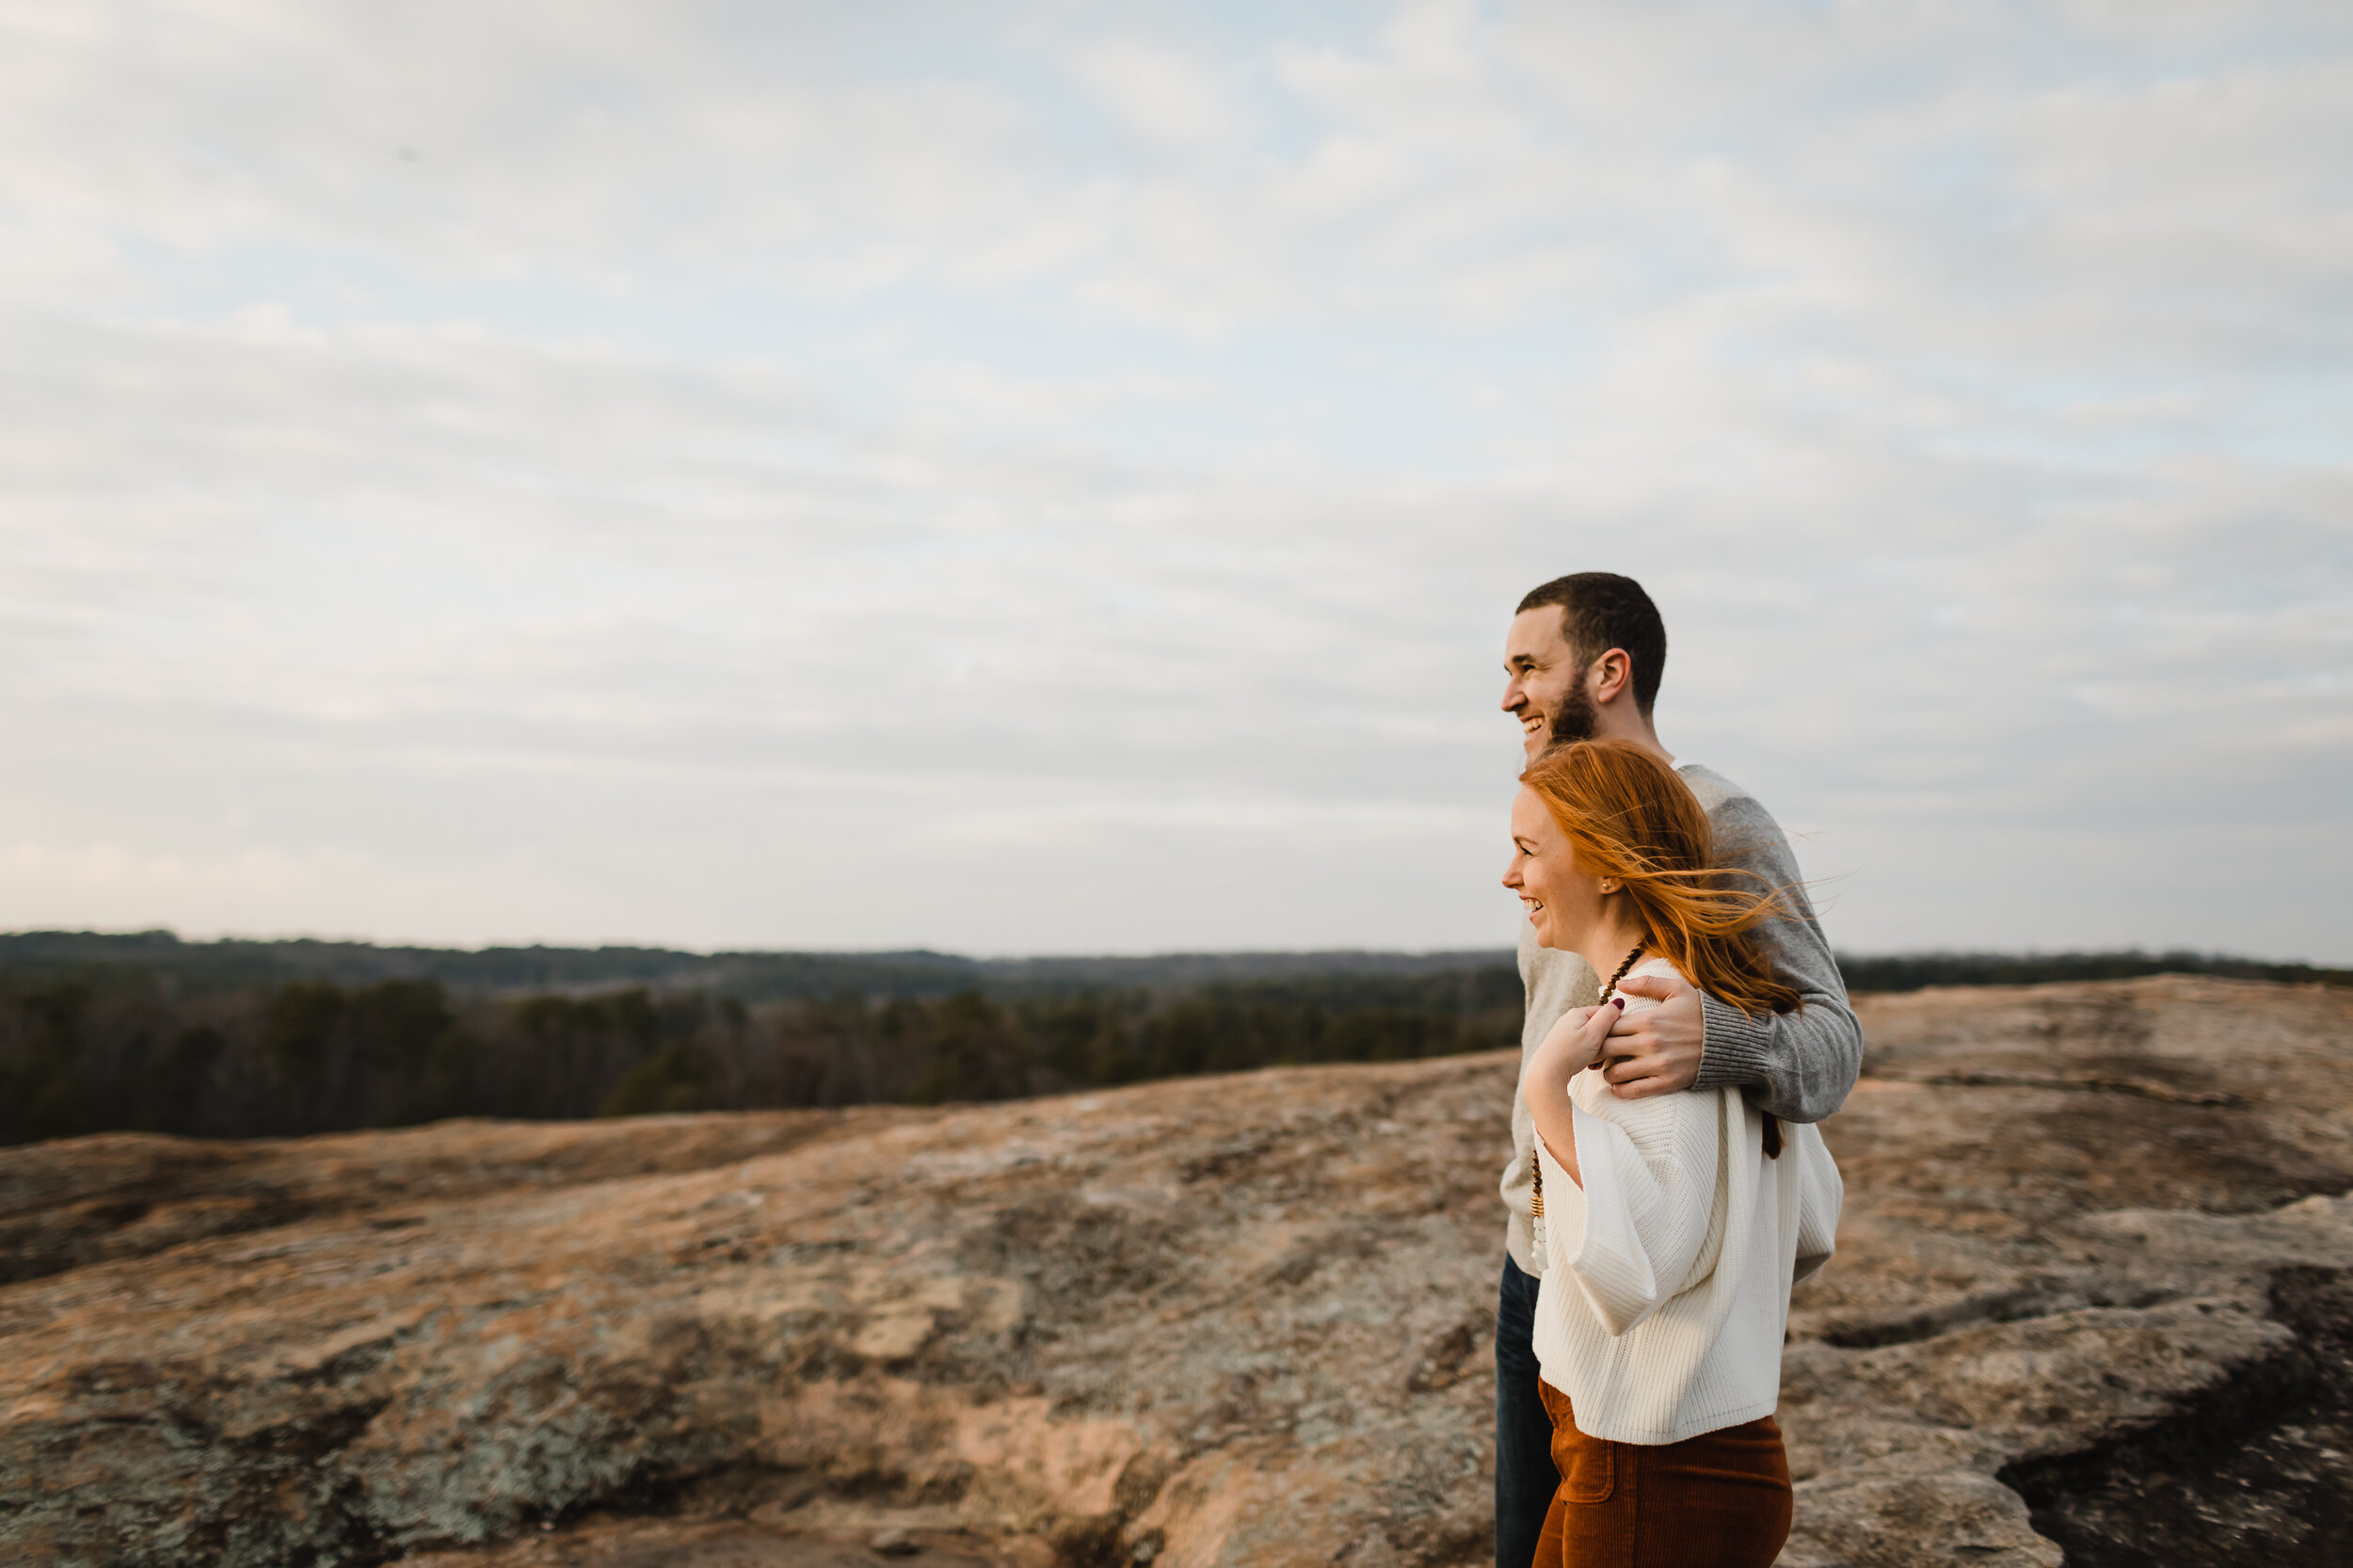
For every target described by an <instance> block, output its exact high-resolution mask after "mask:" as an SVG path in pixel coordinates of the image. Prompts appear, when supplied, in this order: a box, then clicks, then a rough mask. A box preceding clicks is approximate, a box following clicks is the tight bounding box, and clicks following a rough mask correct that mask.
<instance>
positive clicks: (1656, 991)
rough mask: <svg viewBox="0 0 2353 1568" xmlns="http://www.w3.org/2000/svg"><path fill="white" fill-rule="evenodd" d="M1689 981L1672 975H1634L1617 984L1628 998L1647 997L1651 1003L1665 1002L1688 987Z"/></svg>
mask: <svg viewBox="0 0 2353 1568" xmlns="http://www.w3.org/2000/svg"><path fill="white" fill-rule="evenodd" d="M1689 984H1690V983H1689V981H1685V980H1679V979H1677V978H1676V977H1675V976H1673V975H1665V974H1634V975H1628V976H1626V977H1625V979H1624V980H1621V981H1619V982H1618V989H1619V990H1620V991H1621V992H1622V993H1624V994H1625V995H1626V996H1629V997H1648V998H1650V1000H1653V1001H1665V1000H1667V999H1668V998H1669V997H1672V996H1673V995H1674V994H1675V993H1676V992H1677V991H1680V990H1684V989H1686V988H1687V987H1688V986H1689Z"/></svg>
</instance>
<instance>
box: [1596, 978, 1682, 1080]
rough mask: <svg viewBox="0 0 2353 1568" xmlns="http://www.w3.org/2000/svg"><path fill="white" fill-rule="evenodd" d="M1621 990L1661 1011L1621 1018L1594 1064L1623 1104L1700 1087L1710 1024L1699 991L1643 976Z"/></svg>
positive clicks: (1621, 985)
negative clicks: (1627, 1101) (1645, 999)
mask: <svg viewBox="0 0 2353 1568" xmlns="http://www.w3.org/2000/svg"><path fill="white" fill-rule="evenodd" d="M1618 989H1619V991H1621V992H1622V993H1624V994H1625V995H1626V996H1629V997H1648V998H1650V999H1651V1000H1654V1001H1656V1002H1657V1003H1658V1005H1657V1006H1656V1007H1646V1008H1643V1009H1642V1010H1641V1012H1629V1013H1621V1014H1619V1015H1618V1020H1617V1022H1616V1023H1614V1024H1612V1025H1610V1027H1609V1041H1608V1043H1607V1044H1605V1045H1604V1046H1603V1047H1602V1051H1601V1056H1600V1057H1599V1058H1598V1059H1596V1060H1595V1062H1594V1063H1593V1065H1594V1066H1596V1067H1598V1068H1600V1069H1601V1076H1602V1077H1603V1078H1604V1079H1605V1080H1608V1082H1609V1092H1610V1093H1611V1094H1613V1095H1615V1096H1618V1097H1619V1098H1620V1099H1622V1100H1639V1099H1641V1098H1643V1097H1645V1096H1650V1095H1672V1094H1673V1093H1674V1092H1675V1091H1676V1090H1678V1089H1689V1087H1691V1085H1692V1084H1693V1083H1694V1082H1696V1081H1698V1079H1699V1076H1700V1051H1701V1048H1703V1047H1704V1046H1705V1044H1706V1043H1707V1019H1706V1017H1705V1016H1704V1015H1703V1014H1702V1013H1701V1012H1700V993H1699V991H1698V989H1697V987H1695V986H1693V985H1692V984H1691V983H1690V982H1689V981H1687V980H1681V979H1672V978H1669V977H1667V976H1665V975H1648V974H1638V975H1634V976H1631V977H1629V978H1628V979H1625V980H1623V981H1620V982H1619V983H1618Z"/></svg>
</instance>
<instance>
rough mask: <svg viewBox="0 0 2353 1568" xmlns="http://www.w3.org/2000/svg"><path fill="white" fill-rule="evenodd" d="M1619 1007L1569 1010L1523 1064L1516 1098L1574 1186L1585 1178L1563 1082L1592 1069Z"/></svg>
mask: <svg viewBox="0 0 2353 1568" xmlns="http://www.w3.org/2000/svg"><path fill="white" fill-rule="evenodd" d="M1624 1009H1625V1003H1624V1002H1622V1001H1619V1000H1616V999H1615V998H1612V999H1611V1000H1610V1001H1609V1004H1608V1005H1606V1006H1602V1007H1579V1008H1574V1009H1572V1010H1571V1011H1569V1012H1566V1013H1563V1014H1561V1017H1560V1021H1559V1022H1557V1023H1555V1024H1554V1025H1553V1026H1552V1028H1551V1029H1550V1030H1548V1031H1546V1032H1545V1038H1544V1043H1543V1044H1542V1045H1540V1046H1538V1047H1537V1048H1536V1054H1535V1055H1533V1056H1531V1057H1529V1059H1528V1071H1527V1072H1525V1073H1523V1074H1522V1075H1521V1077H1520V1093H1521V1094H1522V1095H1524V1096H1527V1099H1528V1113H1529V1116H1531V1117H1533V1118H1534V1120H1535V1123H1536V1136H1537V1137H1539V1138H1541V1139H1543V1140H1544V1144H1545V1152H1547V1153H1548V1154H1550V1155H1551V1156H1552V1158H1553V1160H1554V1161H1555V1162H1556V1163H1557V1164H1559V1165H1560V1167H1561V1170H1562V1171H1563V1172H1565V1173H1566V1174H1567V1176H1568V1178H1569V1179H1570V1180H1571V1181H1574V1182H1576V1183H1577V1184H1578V1185H1579V1186H1583V1185H1584V1181H1585V1178H1584V1176H1583V1175H1582V1174H1581V1173H1580V1171H1579V1169H1578V1167H1577V1117H1576V1114H1575V1112H1573V1111H1572V1110H1571V1109H1570V1106H1569V1080H1571V1079H1573V1078H1575V1077H1576V1076H1577V1074H1578V1073H1580V1072H1582V1071H1584V1070H1585V1068H1587V1067H1588V1066H1591V1065H1592V1064H1593V1059H1594V1058H1595V1057H1596V1056H1597V1055H1599V1054H1600V1051H1601V1045H1602V1042H1603V1041H1604V1040H1607V1039H1609V1026H1610V1025H1611V1024H1613V1023H1615V1022H1617V1021H1618V1016H1619V1014H1620V1013H1621V1012H1622V1011H1623V1010H1624Z"/></svg>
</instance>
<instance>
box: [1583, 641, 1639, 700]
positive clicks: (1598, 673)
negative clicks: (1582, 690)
mask: <svg viewBox="0 0 2353 1568" xmlns="http://www.w3.org/2000/svg"><path fill="white" fill-rule="evenodd" d="M1585 678H1586V680H1588V681H1590V682H1591V685H1590V687H1589V688H1588V689H1589V690H1590V691H1591V693H1592V694H1593V700H1594V701H1595V702H1597V703H1607V702H1610V701H1613V700H1615V699H1616V697H1617V695H1618V694H1619V693H1620V692H1623V691H1625V689H1626V686H1627V684H1628V683H1629V682H1631V681H1632V680H1633V679H1634V659H1633V656H1632V655H1631V654H1629V653H1627V652H1626V650H1625V648H1611V649H1610V650H1609V652H1607V653H1605V654H1603V655H1602V656H1601V657H1600V658H1598V659H1596V660H1594V661H1593V664H1591V665H1589V666H1587V669H1586V675H1585Z"/></svg>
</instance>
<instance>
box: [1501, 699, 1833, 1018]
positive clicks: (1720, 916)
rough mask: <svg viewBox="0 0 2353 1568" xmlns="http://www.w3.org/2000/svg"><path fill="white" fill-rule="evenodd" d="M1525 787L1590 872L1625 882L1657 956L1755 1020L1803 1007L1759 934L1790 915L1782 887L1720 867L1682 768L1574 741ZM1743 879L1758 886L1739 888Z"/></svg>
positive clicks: (1635, 749)
mask: <svg viewBox="0 0 2353 1568" xmlns="http://www.w3.org/2000/svg"><path fill="white" fill-rule="evenodd" d="M1520 782H1521V783H1522V784H1525V785H1527V786H1528V787H1529V789H1531V790H1533V791H1535V792H1536V793H1537V795H1538V796H1539V797H1540V798H1541V799H1542V800H1543V801H1544V803H1545V808H1547V809H1548V810H1550V811H1551V813H1552V820H1553V821H1554V822H1556V823H1558V824H1561V832H1562V833H1563V834H1564V835H1566V836H1567V838H1568V840H1569V843H1570V845H1571V847H1573V848H1574V849H1575V850H1576V852H1577V858H1578V860H1579V861H1580V862H1581V863H1582V864H1583V866H1584V868H1585V869H1586V870H1587V871H1590V872H1593V873H1595V874H1596V875H1599V876H1603V877H1608V878H1614V879H1615V880H1617V881H1619V882H1622V883H1624V884H1625V896H1626V898H1627V899H1628V900H1629V901H1631V902H1632V904H1633V905H1634V909H1635V912H1636V914H1637V916H1638V917H1639V918H1640V919H1641V923H1642V927H1643V929H1644V931H1645V932H1647V933H1648V936H1647V937H1646V940H1645V945H1646V946H1647V948H1648V949H1649V952H1651V954H1653V955H1655V956H1657V957H1659V958H1664V959H1666V960H1667V961H1668V962H1669V963H1671V964H1673V966H1674V967H1675V968H1676V969H1677V970H1679V971H1680V972H1681V973H1682V974H1683V976H1684V978H1685V979H1687V980H1689V981H1690V983H1691V984H1694V985H1696V986H1698V987H1699V988H1700V989H1701V990H1703V991H1705V992H1706V993H1707V994H1708V995H1709V996H1712V997H1714V998H1715V999H1716V1000H1719V1001H1721V1002H1723V1003H1725V1004H1726V1005H1727V1006H1731V1007H1737V1008H1738V1009H1739V1010H1740V1011H1741V1012H1743V1013H1746V1014H1748V1015H1750V1016H1753V1017H1758V1016H1764V1015H1765V1014H1768V1013H1789V1012H1794V1011H1795V1010H1796V1009H1797V1008H1798V1006H1799V1005H1800V1001H1801V999H1800V997H1799V994H1798V992H1797V990H1796V989H1795V988H1794V987H1792V986H1790V985H1789V984H1786V983H1785V982H1784V981H1782V980H1781V979H1780V978H1779V977H1778V976H1776V975H1775V974H1774V973H1773V967H1772V965H1771V963H1770V962H1769V960H1768V959H1767V958H1766V956H1765V951H1764V949H1763V948H1762V947H1761V946H1760V945H1758V943H1757V941H1756V938H1755V936H1753V933H1754V932H1755V930H1756V928H1757V927H1759V926H1761V925H1763V924H1764V923H1765V922H1766V921H1767V920H1781V919H1786V918H1787V911H1786V908H1785V905H1784V904H1783V902H1782V899H1781V896H1780V891H1779V889H1777V888H1771V887H1769V886H1768V885H1767V884H1766V882H1765V880H1764V879H1763V878H1762V877H1759V876H1757V875H1755V874H1754V873H1753V872H1742V871H1737V870H1731V869H1727V868H1723V867H1720V866H1718V865H1716V864H1715V833H1714V831H1713V830H1712V829H1711V828H1710V827H1709V826H1708V823H1707V813H1706V812H1705V810H1703V809H1701V808H1700V803H1699V798H1698V797H1697V796H1695V795H1694V794H1692V793H1691V787H1690V786H1689V785H1688V784H1686V783H1684V781H1683V780H1682V779H1681V778H1680V777H1678V776H1676V774H1675V771H1674V770H1673V768H1671V767H1669V766H1667V764H1666V763H1665V762H1662V761H1660V760H1658V758H1657V756H1656V755H1654V754H1653V753H1651V752H1650V751H1648V750H1646V749H1645V748H1643V747H1641V746H1639V745H1636V744H1633V743H1632V742H1629V741H1573V742H1571V743H1569V744H1566V745H1559V746H1555V747H1553V748H1552V749H1551V750H1550V751H1547V752H1545V754H1544V756H1542V757H1540V758H1538V759H1537V760H1536V761H1535V762H1533V763H1532V764H1530V765H1529V769H1528V771H1527V772H1526V773H1524V774H1522V775H1520ZM1742 879H1745V880H1747V881H1748V882H1751V883H1753V884H1755V887H1754V888H1753V889H1752V888H1742V887H1739V886H1737V883H1738V882H1739V881H1741V880H1742Z"/></svg>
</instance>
